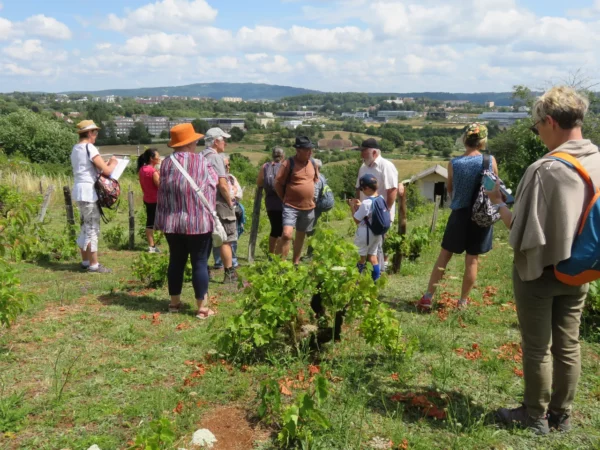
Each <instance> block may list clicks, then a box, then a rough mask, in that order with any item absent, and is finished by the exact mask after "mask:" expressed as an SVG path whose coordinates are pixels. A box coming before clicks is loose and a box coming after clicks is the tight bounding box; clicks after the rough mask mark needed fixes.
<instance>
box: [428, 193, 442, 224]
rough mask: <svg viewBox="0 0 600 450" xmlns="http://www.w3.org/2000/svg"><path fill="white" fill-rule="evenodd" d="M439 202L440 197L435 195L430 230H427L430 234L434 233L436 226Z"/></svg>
mask: <svg viewBox="0 0 600 450" xmlns="http://www.w3.org/2000/svg"><path fill="white" fill-rule="evenodd" d="M440 200H441V196H439V195H436V196H435V197H434V200H433V201H434V203H435V206H434V208H433V217H432V218H431V228H430V230H429V232H430V233H433V232H434V231H435V225H436V224H437V218H438V211H439V209H440Z"/></svg>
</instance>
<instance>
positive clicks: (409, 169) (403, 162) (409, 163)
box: [326, 158, 448, 181]
mask: <svg viewBox="0 0 600 450" xmlns="http://www.w3.org/2000/svg"><path fill="white" fill-rule="evenodd" d="M390 161H392V162H393V163H394V165H395V166H396V169H398V180H399V181H402V180H406V179H408V178H410V177H412V176H413V175H416V174H418V173H420V172H422V171H423V170H425V169H428V168H430V167H432V166H434V165H436V164H440V165H441V166H444V167H446V165H447V164H448V161H446V160H442V159H425V158H423V159H420V158H415V159H390ZM347 163H348V161H336V162H332V163H328V164H326V165H327V166H329V165H332V166H335V165H340V164H347Z"/></svg>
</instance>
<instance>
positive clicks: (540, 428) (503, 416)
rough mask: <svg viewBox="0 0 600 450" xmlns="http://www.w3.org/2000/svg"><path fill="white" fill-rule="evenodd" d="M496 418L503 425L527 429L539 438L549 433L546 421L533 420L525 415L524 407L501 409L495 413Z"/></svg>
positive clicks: (542, 419) (545, 419) (525, 409)
mask: <svg viewBox="0 0 600 450" xmlns="http://www.w3.org/2000/svg"><path fill="white" fill-rule="evenodd" d="M496 418H497V419H498V420H499V421H500V422H502V423H503V424H504V425H507V426H511V425H517V426H520V427H522V428H526V429H529V430H531V431H533V432H534V433H535V434H538V435H540V436H543V435H546V434H548V433H550V428H549V426H548V419H547V418H546V417H544V418H535V417H531V416H530V415H529V414H527V408H526V407H525V405H523V406H520V407H518V408H514V409H508V408H501V409H499V410H498V411H496Z"/></svg>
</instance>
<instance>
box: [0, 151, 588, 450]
mask: <svg viewBox="0 0 600 450" xmlns="http://www.w3.org/2000/svg"><path fill="white" fill-rule="evenodd" d="M399 163H400V164H402V161H399ZM400 167H402V166H401V165H400ZM415 170H416V168H415ZM138 197H139V192H137V191H136V200H139V198H138ZM137 204H138V205H139V204H141V202H139V203H137ZM246 206H247V208H249V210H251V205H250V204H249V203H248V204H247V205H246ZM125 210H126V208H123V209H122V211H121V212H119V213H118V214H117V216H116V218H115V220H114V221H113V222H112V223H110V224H108V225H104V224H103V225H102V231H103V233H104V234H106V233H107V231H108V230H111V229H114V228H115V227H116V226H118V225H121V226H124V227H126V223H127V217H126V213H125ZM63 211H64V210H63V209H62V208H59V207H56V208H53V209H52V211H51V212H50V215H51V219H52V222H51V224H50V225H49V227H51V228H52V229H54V230H55V231H56V232H60V231H61V230H62V229H63V228H62V227H63V223H64V212H63ZM430 214H431V210H427V212H426V213H424V214H423V215H421V216H419V217H417V218H416V219H414V220H412V221H410V223H409V229H412V228H413V227H415V226H417V225H423V224H427V223H428V222H429V220H430V217H431V216H430ZM342 216H343V215H342ZM445 217H447V212H444V213H442V215H441V219H440V223H443V219H444V218H445ZM261 222H262V229H261V234H260V237H259V242H260V240H261V239H262V238H263V237H264V236H265V235H266V233H267V231H268V230H267V226H266V220H265V218H264V217H263V218H262V220H261ZM322 226H326V227H331V228H333V229H334V230H336V232H337V236H338V237H337V239H351V237H350V236H349V235H348V232H347V231H346V230H348V229H349V227H350V218H349V217H347V218H345V219H343V220H340V221H336V222H331V223H322ZM435 236H436V237H435V238H434V242H433V243H432V244H431V245H430V246H428V247H426V248H425V249H424V251H423V253H422V255H421V257H420V258H419V259H417V260H416V261H414V262H411V261H405V262H404V263H403V266H402V269H401V273H400V274H398V275H392V276H390V277H389V279H388V283H387V286H386V287H385V288H384V289H383V291H382V292H381V299H382V300H383V301H385V302H386V303H387V304H388V305H389V306H390V307H392V308H393V310H394V313H395V315H396V317H397V318H398V319H399V321H400V323H401V326H402V332H403V336H404V338H405V339H406V341H407V342H410V343H412V344H411V345H412V346H413V349H414V350H413V352H412V355H406V356H405V357H404V358H390V357H389V356H387V355H386V354H385V353H383V352H382V351H381V350H380V349H379V348H377V347H372V346H370V345H367V344H366V343H365V341H364V340H363V338H362V337H361V335H360V333H359V332H358V329H357V324H356V323H350V324H348V325H347V326H345V328H344V332H343V336H342V341H341V342H340V343H338V344H335V345H334V344H327V345H325V346H324V347H323V348H322V349H321V352H318V353H310V352H306V353H302V354H301V355H300V356H299V357H298V356H296V355H295V354H294V352H292V351H291V348H288V349H287V350H286V349H282V350H281V351H280V352H273V353H269V354H268V355H266V357H265V358H264V359H262V360H260V361H257V362H255V363H252V364H250V365H248V366H241V365H236V364H233V365H231V364H230V363H228V362H227V361H224V360H223V361H220V357H219V356H218V355H214V348H215V344H214V337H215V334H216V333H218V332H219V331H220V330H222V329H223V328H224V326H225V323H226V321H227V320H228V319H229V318H230V317H232V316H234V315H236V314H238V312H239V305H238V303H237V302H238V301H239V300H240V298H241V297H242V296H243V293H242V292H241V291H239V290H237V289H235V288H232V287H229V286H224V285H222V284H221V279H222V276H223V275H222V272H216V273H215V279H214V281H212V282H211V285H210V292H209V294H210V296H211V301H212V303H213V305H214V307H215V308H216V309H217V311H218V315H217V316H216V317H215V318H213V319H211V320H209V321H198V320H197V319H195V317H194V313H193V311H194V307H195V305H194V302H193V292H192V289H191V286H190V285H189V283H187V284H186V286H185V288H184V292H183V300H184V302H185V308H184V309H183V311H182V312H181V313H180V314H168V313H166V310H167V304H168V295H167V290H166V288H160V289H149V288H147V287H146V286H144V285H142V284H141V283H140V282H139V281H137V280H136V279H135V277H134V276H133V274H132V271H131V265H132V263H133V261H134V260H135V258H137V257H138V256H139V254H140V252H141V251H143V249H144V243H143V242H140V240H139V238H137V242H138V247H137V249H136V250H135V251H128V250H109V249H107V245H106V241H104V240H101V249H100V260H101V262H102V263H103V264H105V265H106V266H108V267H110V268H111V269H112V270H113V273H112V274H109V275H93V274H86V273H82V272H80V271H79V270H78V267H77V262H76V261H73V262H56V263H48V264H45V265H34V264H29V263H18V264H14V266H15V267H16V268H18V269H19V270H20V272H21V274H20V277H21V280H22V288H23V289H25V290H28V291H31V292H33V293H35V294H36V295H37V297H38V300H37V301H35V302H34V303H33V304H32V305H30V307H29V309H28V310H27V311H26V312H25V313H24V314H22V315H21V316H20V317H19V318H18V319H17V321H16V323H15V324H14V326H13V327H12V328H11V329H2V330H0V427H1V428H0V431H2V433H1V434H0V448H3V449H11V450H13V449H14V450H16V449H31V450H33V449H35V450H56V449H73V450H76V449H77V450H79V449H87V448H88V447H89V446H91V445H93V444H97V445H98V446H99V447H100V448H101V449H102V450H107V449H108V450H112V449H126V448H128V447H129V446H131V445H132V442H133V441H134V440H135V438H136V436H138V435H140V434H142V433H146V432H149V430H150V427H149V423H150V422H151V421H152V420H155V419H158V418H161V417H162V418H166V419H168V420H169V421H170V422H171V423H172V424H173V429H174V433H175V436H176V441H175V443H173V444H172V445H169V446H165V447H164V448H168V449H178V448H190V447H189V442H190V439H191V435H192V433H193V432H194V431H195V430H197V429H199V428H209V429H210V430H211V431H213V433H215V435H216V437H217V439H218V440H219V443H218V444H217V446H216V447H215V450H230V449H239V450H250V449H253V448H254V449H263V450H265V449H272V448H277V445H276V438H277V435H276V431H275V430H274V428H272V427H271V426H269V424H266V423H263V424H260V423H259V421H258V419H257V413H256V411H257V407H258V404H259V400H258V399H257V393H258V389H259V385H260V382H261V381H262V380H264V379H267V378H270V379H273V378H275V379H278V380H286V379H288V380H289V379H291V380H298V381H300V380H304V377H305V374H310V373H313V372H314V371H319V372H320V373H322V374H324V375H325V374H326V376H327V378H328V379H329V397H328V398H327V399H326V400H325V402H324V403H323V404H322V405H321V409H322V411H323V413H324V415H325V416H326V418H327V419H328V420H329V422H330V423H331V427H330V428H329V430H327V431H318V430H317V431H314V433H313V437H314V443H313V445H312V446H311V447H310V448H311V449H340V450H362V449H376V448H390V447H388V446H387V445H388V442H389V441H393V442H394V445H395V446H394V447H393V448H409V449H423V450H426V449H433V448H443V449H461V450H462V449H505V450H508V449H593V448H599V446H600V343H599V341H600V339H599V336H598V334H594V333H593V332H592V330H586V329H584V335H583V343H582V352H583V358H582V360H583V372H582V379H581V383H580V386H579V392H578V395H577V398H576V401H575V413H574V417H573V418H574V429H573V431H572V432H571V433H569V434H558V433H552V434H551V435H549V436H547V437H543V438H540V437H536V436H534V435H533V434H531V433H529V432H527V431H522V430H512V429H508V430H507V429H502V428H499V427H498V426H497V425H495V424H494V423H491V422H490V421H489V420H488V415H489V414H490V413H491V412H493V411H494V410H495V409H496V408H498V407H502V406H516V405H518V403H519V401H520V399H521V396H522V392H523V383H522V378H521V377H520V372H519V369H520V368H521V365H520V362H519V360H518V358H517V356H518V355H517V354H516V353H515V354H511V355H507V353H506V351H505V349H507V348H513V349H516V348H518V342H519V331H518V325H517V318H516V313H515V311H514V300H513V294H512V288H511V275H510V272H511V265H512V254H511V251H510V249H509V248H508V246H507V245H506V240H507V233H506V231H505V230H504V229H503V228H502V227H501V226H499V227H497V232H496V238H495V248H494V250H493V251H492V252H491V253H490V254H489V255H487V256H485V257H483V258H482V259H481V263H480V274H479V280H478V283H477V287H476V289H475V290H474V291H473V294H472V302H471V305H470V307H469V308H468V309H467V310H465V311H458V310H457V309H456V308H455V305H456V304H455V300H456V296H457V295H458V292H459V290H460V283H461V279H460V277H461V274H462V265H463V261H464V259H463V258H456V259H455V260H454V261H452V263H451V264H450V266H449V268H448V270H447V273H446V277H445V280H444V281H443V282H442V284H441V286H440V288H439V296H438V298H440V299H443V301H442V302H440V303H439V305H438V309H437V310H436V311H435V312H434V313H433V314H430V315H419V314H416V311H415V307H414V302H415V301H416V300H417V299H418V298H419V297H420V295H421V293H422V291H423V289H424V288H425V286H426V284H427V279H428V276H429V272H430V270H431V268H432V267H433V263H434V261H435V258H436V257H437V253H438V251H439V241H437V240H436V239H439V233H438V232H436V233H435ZM247 239H248V233H245V234H244V235H242V239H241V240H240V244H239V256H240V258H241V263H242V264H243V265H247V261H246V256H247V243H248V240H247ZM162 249H163V250H166V244H162ZM257 253H258V258H259V259H260V260H263V259H264V258H265V255H263V254H262V253H261V251H260V250H257ZM244 271H245V269H242V270H241V273H242V275H243V274H244ZM305 307H306V309H307V310H309V306H308V299H306V306H305ZM476 350H478V351H479V352H478V351H476ZM515 355H517V356H515ZM198 367H202V369H201V370H200V369H198ZM307 379H308V378H307ZM291 390H292V392H291V394H292V397H286V396H285V395H284V401H285V402H289V399H291V398H293V395H296V394H298V393H300V392H302V390H301V388H296V387H292V388H291ZM411 396H413V397H411ZM403 398H415V399H417V398H418V399H422V398H426V399H430V400H431V401H433V402H434V403H436V404H438V405H440V407H443V408H445V409H444V411H445V414H444V416H445V418H440V419H434V418H430V417H427V415H426V414H425V412H424V411H423V410H422V409H420V408H419V407H418V405H417V404H418V403H419V402H416V401H413V402H411V401H408V402H406V401H403V400H402V399H403ZM419 401H421V400H419ZM413 403H414V404H413Z"/></svg>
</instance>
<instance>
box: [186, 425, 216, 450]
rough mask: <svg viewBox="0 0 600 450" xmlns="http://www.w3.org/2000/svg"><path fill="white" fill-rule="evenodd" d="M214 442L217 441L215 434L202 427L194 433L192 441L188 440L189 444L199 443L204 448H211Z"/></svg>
mask: <svg viewBox="0 0 600 450" xmlns="http://www.w3.org/2000/svg"><path fill="white" fill-rule="evenodd" d="M215 442H217V438H216V437H215V435H214V434H212V433H211V432H210V431H209V430H207V429H206V428H203V429H201V430H198V431H196V432H195V433H194V436H192V442H190V444H191V445H200V446H203V447H205V448H213V445H215Z"/></svg>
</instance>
